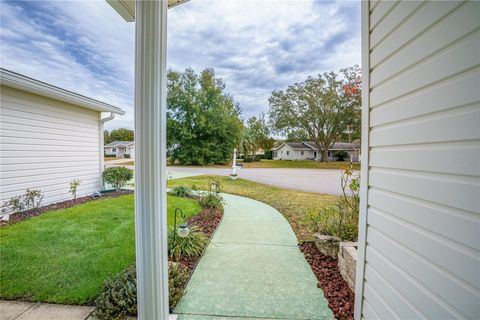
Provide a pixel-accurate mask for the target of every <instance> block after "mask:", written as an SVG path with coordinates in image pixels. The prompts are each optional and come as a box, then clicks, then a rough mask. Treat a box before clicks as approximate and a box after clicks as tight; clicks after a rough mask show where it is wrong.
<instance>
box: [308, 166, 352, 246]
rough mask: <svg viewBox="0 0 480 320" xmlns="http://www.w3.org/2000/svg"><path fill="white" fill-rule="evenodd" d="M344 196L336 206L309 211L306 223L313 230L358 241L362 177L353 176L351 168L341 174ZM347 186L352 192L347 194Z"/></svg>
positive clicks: (346, 239) (339, 198)
mask: <svg viewBox="0 0 480 320" xmlns="http://www.w3.org/2000/svg"><path fill="white" fill-rule="evenodd" d="M340 182H341V187H342V193H343V194H342V196H339V197H338V199H337V203H336V204H335V205H334V206H330V207H327V208H323V209H322V210H320V211H313V212H309V213H308V214H307V215H306V216H305V223H306V224H307V226H308V227H309V229H310V230H312V231H313V232H319V233H321V234H324V235H329V236H336V237H339V238H340V239H342V240H344V241H357V237H358V217H359V214H360V209H359V208H360V194H359V192H360V177H353V173H352V172H351V171H350V170H345V172H343V173H342V176H341V181H340ZM347 186H348V189H349V190H350V194H347V193H348V192H347Z"/></svg>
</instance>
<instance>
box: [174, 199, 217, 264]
mask: <svg viewBox="0 0 480 320" xmlns="http://www.w3.org/2000/svg"><path fill="white" fill-rule="evenodd" d="M222 217H223V213H222V211H220V210H217V209H208V208H207V209H203V211H202V212H200V213H199V214H197V215H195V216H193V217H190V218H189V219H188V224H189V225H191V226H197V227H199V228H200V229H201V230H202V232H203V233H205V235H206V236H207V238H208V239H209V240H210V238H211V237H212V235H213V233H214V232H215V229H217V226H218V224H219V223H220V221H221V220H222ZM198 260H200V257H197V258H192V259H187V258H182V259H180V260H178V261H177V262H180V263H181V264H182V265H184V266H185V267H187V268H188V269H189V270H190V274H191V273H192V272H193V270H194V269H195V267H196V265H197V262H198Z"/></svg>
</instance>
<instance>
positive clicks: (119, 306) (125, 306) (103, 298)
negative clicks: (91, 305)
mask: <svg viewBox="0 0 480 320" xmlns="http://www.w3.org/2000/svg"><path fill="white" fill-rule="evenodd" d="M95 306H96V309H95V317H96V318H97V319H99V320H107V319H112V320H117V319H123V318H125V317H126V316H136V314H137V274H136V270H135V266H131V267H129V268H127V269H125V270H124V271H122V272H121V273H119V274H118V275H117V276H115V277H114V278H112V279H110V280H108V281H107V282H105V284H104V286H103V290H102V292H101V293H100V295H99V296H98V298H97V299H96V300H95Z"/></svg>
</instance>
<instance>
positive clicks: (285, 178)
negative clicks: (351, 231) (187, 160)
mask: <svg viewBox="0 0 480 320" xmlns="http://www.w3.org/2000/svg"><path fill="white" fill-rule="evenodd" d="M168 170H171V171H173V172H174V173H175V172H178V173H191V174H194V173H195V174H216V175H225V176H226V175H229V174H230V173H231V170H229V169H219V168H207V167H169V168H168ZM340 174H341V171H340V170H338V169H286V168H285V169H260V168H255V169H253V168H251V169H248V168H246V169H241V170H240V171H239V173H238V175H239V177H240V178H244V179H248V180H252V181H255V182H260V183H265V184H270V185H274V186H277V187H282V188H288V189H296V190H303V191H309V192H316V193H326V194H341V193H342V189H341V187H340Z"/></svg>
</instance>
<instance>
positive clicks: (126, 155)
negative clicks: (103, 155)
mask: <svg viewBox="0 0 480 320" xmlns="http://www.w3.org/2000/svg"><path fill="white" fill-rule="evenodd" d="M123 157H124V158H125V159H130V158H131V156H130V155H129V154H124V155H123Z"/></svg>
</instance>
